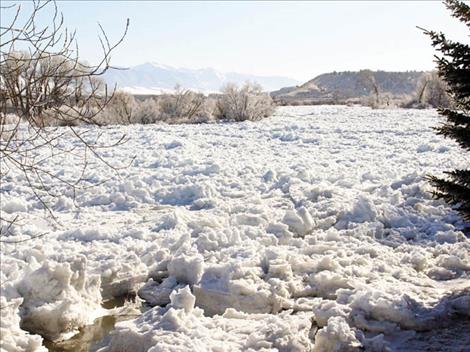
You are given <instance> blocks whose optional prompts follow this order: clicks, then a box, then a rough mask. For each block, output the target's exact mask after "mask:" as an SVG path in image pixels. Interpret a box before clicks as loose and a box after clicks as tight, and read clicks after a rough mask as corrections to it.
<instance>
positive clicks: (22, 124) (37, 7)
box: [0, 0, 129, 233]
mask: <svg viewBox="0 0 470 352" xmlns="http://www.w3.org/2000/svg"><path fill="white" fill-rule="evenodd" d="M23 5H25V6H26V8H28V6H30V12H28V11H27V10H24V9H23V8H22V6H23ZM0 6H1V5H0ZM51 8H52V10H53V11H52V12H53V16H52V18H51V19H50V23H48V24H45V25H41V24H40V21H39V17H40V16H41V15H42V14H43V13H46V12H47V10H48V9H51ZM0 10H1V11H2V14H3V16H2V17H4V19H3V20H2V23H1V24H0V157H1V169H0V182H1V181H5V179H6V177H8V175H9V174H10V173H11V172H13V171H14V170H16V171H20V172H22V173H23V175H24V176H25V178H26V180H27V182H28V184H29V186H30V187H31V189H32V191H33V193H34V194H35V195H36V197H37V198H38V200H39V201H40V202H41V203H42V204H43V205H44V207H45V209H47V210H49V211H50V199H51V197H52V198H54V197H55V196H56V195H57V193H55V192H54V191H53V190H52V189H51V187H48V186H47V185H46V184H45V182H44V179H45V178H52V179H53V180H55V181H56V182H57V183H59V184H61V185H62V186H66V187H70V189H71V192H73V193H74V194H75V190H76V188H77V187H78V185H79V183H80V181H81V180H82V179H83V177H84V174H85V170H86V169H87V166H88V164H89V162H88V161H89V156H90V155H91V156H94V157H96V158H98V159H99V160H100V161H101V162H103V163H105V164H106V165H108V166H109V167H113V166H112V165H111V164H109V163H108V162H107V161H106V160H105V159H104V158H102V157H101V156H100V153H99V149H100V148H103V147H107V148H109V147H111V146H113V145H116V144H119V143H121V142H122V141H123V139H124V137H122V138H120V139H119V140H117V141H115V142H114V143H111V144H109V143H108V144H106V143H103V142H102V141H101V139H100V137H101V134H100V133H95V134H94V135H93V136H91V135H90V133H88V132H89V130H83V129H77V128H76V127H74V125H77V124H96V119H95V117H96V116H97V115H98V114H99V113H100V112H101V111H102V110H103V109H104V107H106V105H107V104H108V103H109V101H110V100H111V99H112V97H113V94H114V89H112V90H111V91H108V89H107V87H106V85H105V84H104V83H103V81H102V80H101V79H99V76H100V75H102V74H103V73H104V72H105V71H106V70H107V69H108V68H110V67H111V66H110V59H111V53H112V52H113V51H114V49H115V48H116V47H117V46H118V45H119V44H121V43H122V41H123V39H124V37H125V35H126V33H127V29H128V26H129V20H127V24H126V27H125V30H124V32H123V34H122V36H121V37H120V38H119V39H118V40H117V41H116V42H115V43H110V41H109V39H108V37H107V36H106V34H105V32H104V30H103V28H102V27H101V26H99V28H100V33H101V34H100V36H99V40H100V43H101V50H102V56H101V60H100V61H99V62H98V63H97V64H95V65H90V64H87V63H84V62H82V61H80V59H79V51H78V45H77V43H76V40H75V33H74V32H70V31H69V30H68V29H67V28H66V27H65V25H64V19H63V16H62V14H61V13H60V12H59V11H58V9H57V5H56V3H55V1H53V0H52V1H51V0H46V1H33V2H30V3H22V4H20V5H12V6H1V9H0ZM7 12H8V13H9V14H10V16H8V15H6V13H7ZM7 18H10V21H9V23H4V22H6V19H7ZM9 113H14V114H16V115H18V118H17V119H16V121H15V122H14V123H13V124H12V123H11V119H10V118H9V116H10V115H9ZM61 125H66V126H69V128H68V129H57V128H46V126H61ZM66 134H68V135H69V136H70V137H71V138H75V139H77V140H78V141H79V143H76V144H75V147H69V148H68V149H67V148H65V147H63V146H62V144H61V143H60V139H61V138H62V137H63V136H64V135H66ZM78 149H80V152H79V150H78ZM63 153H69V154H71V155H74V156H75V157H78V159H79V160H80V162H81V163H80V165H79V166H78V167H80V168H81V171H80V172H77V176H76V177H75V178H74V179H70V178H65V177H62V176H59V175H58V173H57V172H55V171H56V170H51V169H48V168H47V167H45V166H43V164H44V163H43V162H44V160H46V159H47V158H48V157H52V156H56V155H59V154H63ZM1 220H2V222H5V221H6V222H7V223H9V224H11V223H12V221H13V220H12V219H5V218H1ZM3 225H4V224H3ZM6 228H7V231H8V228H9V227H8V226H7V227H6ZM2 232H3V233H4V232H5V226H2Z"/></svg>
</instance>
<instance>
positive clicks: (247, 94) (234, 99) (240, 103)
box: [215, 83, 274, 121]
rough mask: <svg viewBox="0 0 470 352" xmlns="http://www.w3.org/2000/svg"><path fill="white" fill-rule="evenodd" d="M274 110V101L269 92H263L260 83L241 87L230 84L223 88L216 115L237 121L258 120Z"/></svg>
mask: <svg viewBox="0 0 470 352" xmlns="http://www.w3.org/2000/svg"><path fill="white" fill-rule="evenodd" d="M273 112H274V103H273V100H272V99H271V97H270V95H269V94H266V93H264V92H263V89H262V88H261V86H260V85H258V84H254V83H246V84H245V85H244V86H243V87H241V88H239V87H238V86H237V85H235V84H228V85H226V86H225V87H224V88H223V89H222V95H221V96H220V97H219V99H218V100H217V106H216V113H215V114H216V116H217V117H218V118H222V119H229V120H235V121H245V120H250V121H257V120H261V119H262V118H264V117H268V116H270V115H271V114H272V113H273Z"/></svg>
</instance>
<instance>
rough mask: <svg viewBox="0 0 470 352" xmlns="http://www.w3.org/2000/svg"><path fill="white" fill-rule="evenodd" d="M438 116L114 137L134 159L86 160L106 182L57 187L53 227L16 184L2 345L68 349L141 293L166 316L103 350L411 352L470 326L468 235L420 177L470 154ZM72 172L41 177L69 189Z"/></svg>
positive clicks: (301, 115)
mask: <svg viewBox="0 0 470 352" xmlns="http://www.w3.org/2000/svg"><path fill="white" fill-rule="evenodd" d="M439 122H440V118H439V116H438V115H437V113H436V112H435V111H432V110H430V111H417V110H371V109H368V108H361V107H340V106H317V107H282V108H279V109H278V110H277V113H276V114H275V116H273V117H271V118H268V119H265V120H262V121H260V122H256V123H253V122H242V123H221V124H204V125H163V124H160V125H146V126H141V125H135V126H126V127H107V128H105V129H102V131H104V133H105V137H106V138H108V139H109V140H112V139H113V138H114V139H115V138H118V137H119V136H120V135H121V134H122V133H125V134H126V135H127V137H128V138H129V141H128V142H127V143H126V144H124V145H120V146H117V147H115V148H113V149H102V150H100V153H101V154H102V156H103V157H104V158H105V159H106V160H108V161H110V162H112V163H114V164H116V163H117V164H118V165H123V166H124V165H126V164H128V163H129V162H131V165H130V166H129V167H127V168H124V169H122V170H119V172H115V171H113V170H111V169H109V168H107V167H106V166H105V165H104V164H103V163H100V162H98V161H96V160H95V161H93V160H90V161H89V162H90V163H92V167H91V168H90V169H89V171H88V173H87V174H86V175H85V179H86V181H85V186H94V187H85V188H83V189H81V190H80V191H79V192H78V193H77V195H76V197H75V199H73V194H72V192H71V191H70V190H68V189H67V188H66V186H65V185H58V184H55V183H54V181H53V179H52V178H51V179H50V180H49V184H47V181H48V180H45V181H46V185H47V186H48V187H51V188H53V189H54V190H55V191H57V192H58V193H59V194H61V196H60V197H58V198H56V199H54V200H53V202H52V208H53V209H54V211H55V215H56V216H57V221H54V220H49V219H47V218H46V216H47V215H45V213H44V210H43V208H42V205H41V203H40V202H38V201H37V199H35V197H34V195H33V193H32V191H31V190H30V189H29V188H28V187H27V180H26V179H25V178H24V176H23V175H21V174H20V173H15V172H12V173H9V174H8V175H7V176H5V178H4V181H3V182H2V185H1V198H2V199H1V200H2V201H1V210H2V216H5V217H13V216H15V215H19V216H20V217H21V221H20V222H19V223H18V224H17V225H15V226H14V227H13V228H12V229H11V234H10V235H9V236H8V237H3V238H2V241H3V242H2V243H1V246H2V248H1V250H2V266H1V283H2V291H1V307H2V310H1V314H2V321H1V329H2V345H1V349H2V351H18V350H24V351H35V350H37V351H41V350H44V348H43V347H42V346H41V337H40V336H39V334H40V335H42V336H43V337H44V338H48V339H52V340H58V339H64V338H67V337H69V336H70V335H71V334H73V333H74V332H76V331H77V329H78V328H80V327H81V326H83V325H85V324H89V323H90V322H91V321H92V320H93V319H94V318H96V317H98V316H100V315H103V314H107V313H106V311H105V310H104V309H103V308H101V303H102V302H103V301H104V300H106V299H109V298H112V297H117V296H120V295H125V294H129V293H131V292H134V293H137V294H138V295H139V296H140V297H141V298H142V299H144V300H146V301H147V303H148V304H150V305H152V306H154V307H153V308H152V309H149V310H148V311H146V312H145V313H143V314H142V315H141V316H140V317H139V318H138V319H136V320H129V321H121V322H119V323H118V324H117V325H116V328H115V330H114V331H113V332H112V334H111V338H110V339H109V346H107V347H104V349H103V350H105V351H130V350H131V349H129V348H130V347H129V346H132V351H147V350H149V351H183V350H188V348H191V349H192V350H197V351H206V350H211V351H236V350H250V349H251V350H265V351H267V350H279V351H309V350H314V351H348V350H357V349H360V348H363V347H365V348H367V349H368V350H373V351H382V350H386V348H390V349H391V350H394V349H397V350H398V349H400V348H401V347H400V346H402V345H400V343H401V344H403V341H411V342H410V343H412V341H413V339H415V338H416V336H417V334H420V332H426V331H430V330H431V331H432V330H433V329H442V328H445V327H446V326H448V325H449V324H452V321H453V317H454V315H455V316H459V317H463V318H459V319H468V316H469V315H470V303H469V301H470V293H469V292H470V290H469V283H468V282H469V281H468V279H469V277H470V240H469V238H468V237H467V236H466V235H465V234H464V233H463V232H462V229H463V227H464V225H465V224H464V223H463V222H462V220H461V218H460V217H459V216H458V214H457V213H456V212H455V211H453V210H452V209H451V208H450V207H449V206H447V205H446V204H445V203H443V202H442V201H438V200H434V199H433V198H432V195H431V193H430V191H431V188H430V186H429V184H428V183H427V181H426V180H425V176H426V175H427V174H440V173H441V172H442V171H443V170H446V169H454V168H458V167H460V168H464V167H468V164H469V160H465V159H464V158H462V152H461V150H460V149H459V148H458V146H457V145H455V144H454V143H453V142H451V141H449V140H444V139H443V138H441V137H440V136H437V135H436V134H435V132H434V131H433V130H432V127H433V126H436V125H437V124H438V123H439ZM90 132H91V133H97V131H95V130H93V129H92V130H91V131H90ZM90 138H91V137H90ZM61 143H63V144H64V145H66V146H67V145H69V146H72V144H73V143H74V141H73V139H71V138H64V139H63V141H61ZM134 157H135V159H133V158H134ZM77 162H78V161H77V159H76V157H74V156H73V155H65V156H64V155H57V156H55V157H54V158H52V159H49V160H48V161H47V164H46V165H44V167H48V168H50V169H51V170H53V171H54V174H58V175H61V177H64V178H67V177H68V175H74V173H76V172H77V171H76V168H77ZM93 163H94V164H93ZM103 181H106V182H103ZM42 234H45V235H43V236H40V235H42ZM35 236H39V237H35ZM30 237H31V238H32V239H31V240H30V241H23V240H25V239H28V238H30ZM12 241H21V242H18V243H11V244H8V243H7V242H12ZM467 321H468V320H467ZM446 324H447V325H446ZM26 330H27V331H29V332H31V333H28V332H26ZM126 346H128V347H126ZM420 346H421V345H420Z"/></svg>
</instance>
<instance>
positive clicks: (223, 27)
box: [2, 1, 468, 81]
mask: <svg viewBox="0 0 470 352" xmlns="http://www.w3.org/2000/svg"><path fill="white" fill-rule="evenodd" d="M9 3H10V2H9ZM23 6H25V7H26V6H27V4H23ZM58 7H59V9H60V10H61V11H62V12H63V14H64V17H65V22H66V24H67V26H68V27H69V28H71V29H76V30H77V33H78V43H79V46H80V51H81V56H82V57H83V58H84V59H87V60H89V61H92V62H93V61H94V60H96V59H97V57H98V55H99V50H98V49H99V42H98V40H97V33H98V25H97V23H98V22H100V23H101V24H102V26H103V27H104V28H105V30H106V32H107V33H108V35H109V37H110V39H113V38H114V39H116V38H118V37H119V35H120V33H121V32H122V30H123V29H124V25H125V21H126V18H129V19H130V28H129V33H128V35H127V37H126V38H125V41H124V43H123V44H122V45H121V47H120V48H119V49H118V50H117V51H116V52H115V54H114V56H113V64H115V65H120V66H133V65H137V64H140V63H144V62H149V61H155V62H159V63H163V64H168V65H172V66H177V67H189V68H201V67H213V68H216V69H220V70H223V71H235V72H243V73H252V74H262V75H284V76H289V77H293V78H296V79H298V80H300V81H305V80H308V79H310V78H312V77H314V76H315V75H317V74H320V73H323V72H329V71H334V70H336V71H342V70H358V69H364V68H370V69H374V70H375V69H384V70H421V69H424V70H427V69H431V68H433V67H434V64H433V55H434V51H433V49H432V48H431V46H430V42H429V40H428V39H427V37H425V36H424V35H423V34H422V33H421V32H420V30H418V29H417V28H416V26H417V25H419V26H421V27H425V28H429V29H438V30H442V31H444V32H445V33H448V34H449V36H450V37H452V38H455V39H458V40H461V41H468V29H466V27H465V26H464V25H462V24H461V23H459V22H458V21H457V20H456V19H453V18H451V17H450V15H449V12H448V11H447V10H446V9H445V7H444V5H443V4H442V3H441V2H439V1H416V2H415V1H396V2H395V1H315V2H268V1H266V2H236V1H230V2H223V1H214V2H209V1H206V2H195V1H190V2H156V1H144V2H139V1H59V2H58ZM2 16H5V15H2Z"/></svg>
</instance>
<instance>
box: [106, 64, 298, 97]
mask: <svg viewBox="0 0 470 352" xmlns="http://www.w3.org/2000/svg"><path fill="white" fill-rule="evenodd" d="M103 77H104V79H105V80H106V82H107V83H108V84H110V85H114V84H117V86H118V88H120V89H123V90H127V91H129V92H130V93H133V94H159V93H161V92H167V91H171V90H172V89H174V88H175V86H176V85H177V84H179V85H180V86H182V87H184V88H188V89H192V90H197V91H201V92H205V93H210V92H217V91H219V90H220V88H221V87H222V86H223V85H224V84H226V83H228V82H234V83H237V84H243V83H244V82H246V81H256V82H258V83H259V84H261V86H263V88H264V89H265V90H266V91H272V90H276V89H280V88H282V87H285V86H292V85H296V84H298V83H299V82H298V81H296V80H294V79H291V78H288V77H281V76H256V75H249V74H242V73H235V72H227V73H225V72H220V71H217V70H215V69H213V68H202V69H188V68H176V67H172V66H168V65H162V64H158V63H145V64H142V65H138V66H134V67H131V68H129V69H109V70H108V71H107V72H106V73H105V74H104V76H103Z"/></svg>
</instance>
